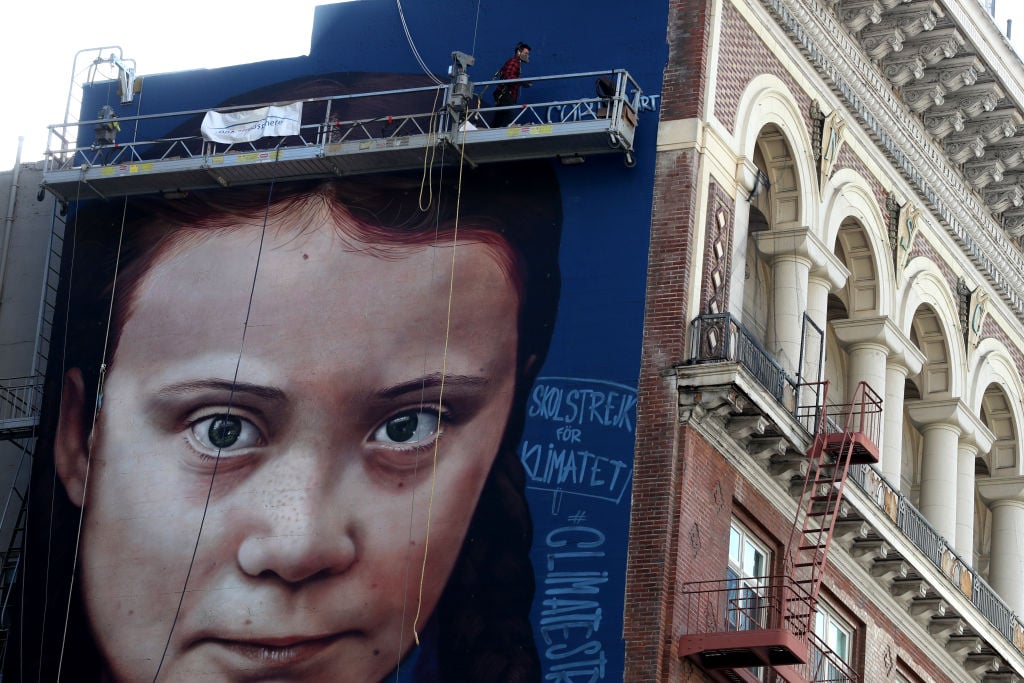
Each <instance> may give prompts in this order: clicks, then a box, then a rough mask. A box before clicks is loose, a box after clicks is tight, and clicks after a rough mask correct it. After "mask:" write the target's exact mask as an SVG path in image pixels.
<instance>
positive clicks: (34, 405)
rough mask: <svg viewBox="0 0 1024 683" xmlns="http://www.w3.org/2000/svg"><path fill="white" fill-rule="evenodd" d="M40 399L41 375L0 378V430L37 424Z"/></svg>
mask: <svg viewBox="0 0 1024 683" xmlns="http://www.w3.org/2000/svg"><path fill="white" fill-rule="evenodd" d="M42 399H43V378H42V376H41V375H39V376H34V377H14V378H11V379H0V432H5V431H9V430H14V429H22V428H31V427H33V426H35V425H36V424H38V422H39V409H40V408H41V406H42Z"/></svg>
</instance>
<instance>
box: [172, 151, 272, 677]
mask: <svg viewBox="0 0 1024 683" xmlns="http://www.w3.org/2000/svg"><path fill="white" fill-rule="evenodd" d="M282 142H283V139H282ZM280 146H281V142H278V144H277V146H276V147H275V148H274V174H273V176H272V177H271V179H270V187H269V188H268V190H267V204H266V206H265V207H264V210H263V225H262V226H261V227H260V239H259V243H258V246H257V251H256V266H255V268H254V269H253V272H252V284H251V285H250V287H249V302H248V304H247V306H246V309H245V320H244V321H243V322H242V339H241V341H240V342H239V346H238V357H237V358H236V359H235V370H234V374H233V376H232V377H231V390H230V392H229V393H228V401H227V410H226V411H225V412H224V414H225V415H227V416H230V415H231V409H232V408H233V407H234V401H235V385H236V384H237V383H238V373H239V371H240V370H241V367H242V354H243V352H244V351H245V337H246V333H247V332H248V330H249V318H250V316H251V315H252V304H253V300H254V299H255V296H256V280H257V277H258V276H259V272H260V261H261V260H262V258H263V244H264V241H265V240H266V236H267V223H268V221H269V218H270V206H271V201H272V200H273V197H274V185H275V183H276V181H277V162H278V160H279V159H280V158H281V152H280V149H279V147H280ZM220 454H221V448H220V447H218V448H217V455H216V456H215V457H214V460H213V471H212V472H210V485H209V486H208V487H207V489H206V501H205V502H204V503H203V514H202V516H201V517H200V518H199V530H198V531H197V532H196V542H195V544H194V545H193V546H192V557H191V558H190V559H189V563H188V571H187V572H186V573H185V582H184V585H182V587H181V595H180V596H179V597H178V606H177V608H176V609H175V610H174V619H173V620H172V621H171V628H170V629H168V631H167V641H166V642H165V643H164V649H163V652H162V653H161V654H160V662H159V663H158V664H157V667H156V672H155V673H154V674H153V683H156V681H157V679H158V678H159V677H160V671H161V670H162V669H163V666H164V662H165V661H166V659H167V651H168V650H169V649H170V647H171V637H172V636H173V635H174V629H175V627H176V626H177V625H178V618H179V617H180V616H181V608H182V606H183V605H184V603H185V594H186V593H187V591H188V582H189V580H190V579H191V578H192V570H193V568H194V567H195V564H196V557H197V556H198V554H199V541H200V540H201V539H202V537H203V529H204V527H205V525H206V516H207V514H208V513H209V511H210V500H211V499H212V498H213V484H214V481H216V479H217V468H218V466H219V465H220Z"/></svg>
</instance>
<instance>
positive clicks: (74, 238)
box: [19, 179, 83, 683]
mask: <svg viewBox="0 0 1024 683" xmlns="http://www.w3.org/2000/svg"><path fill="white" fill-rule="evenodd" d="M82 184H83V181H82V180H81V179H79V181H78V183H77V184H76V186H75V188H76V190H75V207H76V208H75V217H74V220H73V221H72V235H71V263H70V264H69V266H68V268H69V272H70V275H69V277H68V295H69V298H70V293H71V291H72V288H73V287H74V274H75V257H76V255H77V253H78V207H79V201H81V198H82ZM66 226H67V223H66V222H65V227H66ZM67 237H68V235H67V230H66V229H65V231H64V237H63V240H64V241H66V240H67ZM61 257H62V258H63V251H62V252H61ZM44 310H45V304H44ZM70 318H71V307H70V306H65V307H64V331H63V335H62V339H61V347H60V349H61V354H60V377H61V383H60V394H59V396H58V405H61V404H63V402H64V381H63V379H64V373H65V372H67V355H68V351H67V349H68V321H69V320H70ZM30 491H31V489H30ZM56 492H57V466H56V458H54V467H53V473H52V477H51V479H50V512H49V527H50V528H49V529H48V530H47V537H46V567H45V569H44V576H43V608H42V613H43V618H42V623H41V624H40V626H39V661H40V662H43V661H45V658H44V657H43V649H44V645H45V641H46V620H47V615H48V614H49V611H50V610H49V605H50V591H49V587H50V565H51V564H52V562H51V560H52V559H53V528H54V519H53V513H54V502H55V500H56ZM26 538H27V535H26ZM26 575H27V572H26ZM22 590H23V591H24V583H23V584H22ZM71 593H72V586H69V587H68V607H67V609H68V610H69V611H70V609H71ZM20 609H21V623H22V625H24V619H25V600H24V592H23V593H22V601H21V608H20ZM67 621H68V619H67V617H65V619H64V635H63V636H62V639H61V648H60V653H59V655H58V658H57V680H58V681H59V680H60V668H61V666H62V665H63V662H64V647H65V641H66V638H67V626H68V624H67ZM24 647H25V639H24V638H21V639H20V643H19V648H20V650H21V652H20V654H21V655H22V659H21V667H22V674H24V666H25V660H24ZM42 676H43V667H42V666H40V667H39V668H38V669H37V671H36V677H37V681H39V682H40V683H41V681H42Z"/></svg>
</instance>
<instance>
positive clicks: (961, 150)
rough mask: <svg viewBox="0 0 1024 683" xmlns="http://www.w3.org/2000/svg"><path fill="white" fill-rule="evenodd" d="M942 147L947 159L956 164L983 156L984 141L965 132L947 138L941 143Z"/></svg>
mask: <svg viewBox="0 0 1024 683" xmlns="http://www.w3.org/2000/svg"><path fill="white" fill-rule="evenodd" d="M942 147H943V149H945V150H946V154H947V155H948V156H949V158H950V159H951V160H952V161H953V162H954V163H957V164H962V163H965V162H967V161H970V160H971V159H980V158H981V157H983V156H984V155H985V141H984V140H982V139H981V136H980V135H977V134H975V133H968V132H967V131H966V130H965V131H964V132H962V133H957V134H955V135H950V136H949V137H947V138H946V139H945V140H944V141H943V144H942Z"/></svg>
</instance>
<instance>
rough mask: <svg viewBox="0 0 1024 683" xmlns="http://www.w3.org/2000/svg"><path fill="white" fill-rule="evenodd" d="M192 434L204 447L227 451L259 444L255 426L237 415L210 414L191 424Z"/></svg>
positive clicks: (260, 440) (258, 435)
mask: <svg viewBox="0 0 1024 683" xmlns="http://www.w3.org/2000/svg"><path fill="white" fill-rule="evenodd" d="M191 431H192V436H193V437H195V439H196V440H197V441H198V442H199V443H200V444H201V445H202V446H203V447H204V448H206V449H208V450H211V451H228V450H240V449H243V448H251V447H253V446H259V445H261V443H262V441H263V438H262V437H261V435H260V432H259V430H258V429H257V428H256V426H255V425H254V424H253V423H251V422H249V421H248V420H246V419H245V418H242V417H239V416H237V415H211V416H210V417H207V418H203V419H202V420H197V421H195V422H193V423H192V425H191Z"/></svg>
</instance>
